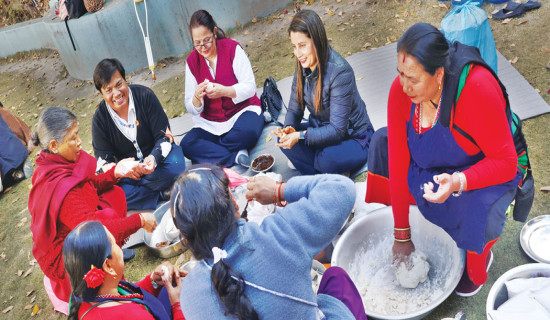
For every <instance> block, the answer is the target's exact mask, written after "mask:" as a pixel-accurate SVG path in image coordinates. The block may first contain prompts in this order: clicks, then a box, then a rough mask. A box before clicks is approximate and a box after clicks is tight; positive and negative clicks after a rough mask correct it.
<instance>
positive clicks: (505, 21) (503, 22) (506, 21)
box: [502, 18, 512, 24]
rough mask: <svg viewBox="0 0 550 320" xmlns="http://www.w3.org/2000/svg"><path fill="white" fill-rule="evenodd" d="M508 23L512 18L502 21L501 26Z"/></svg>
mask: <svg viewBox="0 0 550 320" xmlns="http://www.w3.org/2000/svg"><path fill="white" fill-rule="evenodd" d="M510 21H512V18H506V19H504V20H502V24H508V23H510Z"/></svg>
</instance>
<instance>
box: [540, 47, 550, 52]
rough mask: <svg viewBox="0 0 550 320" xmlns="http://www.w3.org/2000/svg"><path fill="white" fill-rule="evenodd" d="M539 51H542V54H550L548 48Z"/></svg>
mask: <svg viewBox="0 0 550 320" xmlns="http://www.w3.org/2000/svg"><path fill="white" fill-rule="evenodd" d="M541 50H542V52H544V53H550V49H549V48H542V49H541Z"/></svg>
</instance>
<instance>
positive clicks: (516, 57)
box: [510, 56, 519, 64]
mask: <svg viewBox="0 0 550 320" xmlns="http://www.w3.org/2000/svg"><path fill="white" fill-rule="evenodd" d="M518 60H519V57H518V56H515V57H514V59H512V60H510V63H511V64H514V63H516V62H518Z"/></svg>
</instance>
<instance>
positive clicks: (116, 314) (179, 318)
mask: <svg viewBox="0 0 550 320" xmlns="http://www.w3.org/2000/svg"><path fill="white" fill-rule="evenodd" d="M135 285H137V286H138V287H140V288H141V289H143V290H145V291H147V292H149V293H151V294H152V295H154V296H155V297H158V295H159V293H160V288H159V289H154V288H153V285H152V284H151V276H150V275H148V276H146V277H145V278H144V279H143V280H141V281H140V282H136V283H135ZM91 306H92V305H91V304H89V303H87V302H83V303H82V304H81V305H80V309H79V310H78V318H79V319H80V317H82V315H83V314H84V312H86V310H88V309H89V308H90V307H91ZM85 319H86V320H91V319H97V320H103V319H105V320H107V319H119V320H122V319H140V320H141V319H145V320H146V319H151V320H154V318H153V315H152V314H151V313H149V311H147V309H145V306H143V305H141V304H138V303H121V304H119V305H116V306H111V307H102V306H98V307H97V308H93V309H92V310H91V311H90V312H88V313H87V314H86V317H85ZM172 319H174V320H185V317H184V316H183V313H182V312H181V306H180V303H179V302H176V303H174V304H173V305H172Z"/></svg>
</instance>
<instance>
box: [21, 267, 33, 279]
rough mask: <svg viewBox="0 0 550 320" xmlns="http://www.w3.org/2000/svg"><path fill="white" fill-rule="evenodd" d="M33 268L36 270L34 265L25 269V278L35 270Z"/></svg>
mask: <svg viewBox="0 0 550 320" xmlns="http://www.w3.org/2000/svg"><path fill="white" fill-rule="evenodd" d="M33 270H34V266H33V267H30V268H29V269H27V271H25V273H24V274H23V278H26V277H28V276H29V274H31V273H32V272H33Z"/></svg>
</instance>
